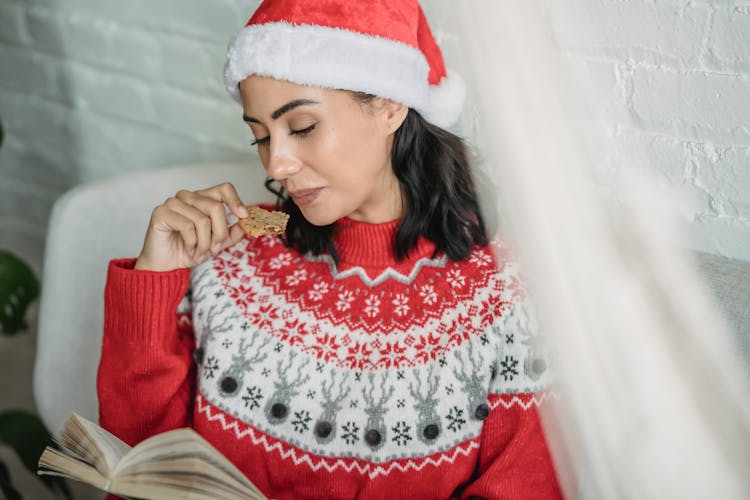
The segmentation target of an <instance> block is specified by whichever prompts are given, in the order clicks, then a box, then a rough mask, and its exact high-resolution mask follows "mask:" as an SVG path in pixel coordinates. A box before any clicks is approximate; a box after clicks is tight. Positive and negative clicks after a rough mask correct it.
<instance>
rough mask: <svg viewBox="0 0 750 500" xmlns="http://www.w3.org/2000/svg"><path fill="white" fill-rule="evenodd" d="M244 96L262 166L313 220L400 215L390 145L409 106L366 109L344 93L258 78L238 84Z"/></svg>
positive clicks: (379, 102) (377, 104) (380, 103)
mask: <svg viewBox="0 0 750 500" xmlns="http://www.w3.org/2000/svg"><path fill="white" fill-rule="evenodd" d="M240 94H241V95H242V105H243V108H244V120H245V122H246V123H247V124H248V125H249V126H250V128H251V129H252V132H253V135H254V138H255V141H257V147H258V155H259V156H260V160H261V162H262V163H263V166H264V167H265V169H266V171H267V172H268V175H270V176H271V177H272V178H273V179H275V180H276V181H278V182H280V183H281V184H282V185H283V186H284V188H285V189H286V191H287V192H288V193H289V195H290V196H291V197H292V199H293V200H294V202H295V203H296V204H297V206H299V208H300V210H301V211H302V214H303V215H304V216H305V218H306V219H307V220H308V221H310V223H312V224H315V225H318V226H322V225H326V224H331V223H333V222H335V221H336V220H338V219H340V218H341V217H345V216H347V217H350V218H352V219H356V220H361V221H364V222H370V223H378V222H387V221H390V220H393V219H396V218H398V217H400V216H401V211H402V203H401V193H400V188H399V185H398V181H397V180H396V178H395V176H394V175H393V170H392V168H391V148H392V145H393V134H394V132H395V131H396V130H397V129H398V128H399V127H400V126H401V123H402V122H403V121H404V118H406V114H407V112H408V108H407V107H406V106H403V105H401V104H397V103H394V102H392V101H388V100H384V99H375V100H374V101H373V102H372V103H371V104H362V103H360V102H357V101H355V100H354V98H353V97H352V96H351V94H350V93H348V92H346V91H341V90H330V89H323V88H319V87H308V86H304V85H297V84H295V83H291V82H287V81H281V80H274V79H273V78H266V77H260V76H255V75H253V76H250V77H248V78H247V79H245V80H244V81H243V82H242V83H241V84H240Z"/></svg>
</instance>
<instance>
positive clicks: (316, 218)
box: [300, 207, 343, 226]
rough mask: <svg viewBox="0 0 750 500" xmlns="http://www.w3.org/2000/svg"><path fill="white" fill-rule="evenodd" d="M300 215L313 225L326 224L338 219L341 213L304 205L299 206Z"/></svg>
mask: <svg viewBox="0 0 750 500" xmlns="http://www.w3.org/2000/svg"><path fill="white" fill-rule="evenodd" d="M300 212H302V216H303V217H304V218H305V220H307V222H309V223H310V224H312V225H313V226H328V225H330V224H333V223H334V222H336V221H337V220H339V219H340V218H341V217H343V215H338V214H336V213H334V212H332V211H330V210H322V209H320V208H313V207H306V208H300Z"/></svg>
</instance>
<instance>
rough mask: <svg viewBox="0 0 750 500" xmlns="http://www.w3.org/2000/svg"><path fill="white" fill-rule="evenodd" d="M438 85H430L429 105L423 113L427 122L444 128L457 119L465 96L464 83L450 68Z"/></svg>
mask: <svg viewBox="0 0 750 500" xmlns="http://www.w3.org/2000/svg"><path fill="white" fill-rule="evenodd" d="M446 72H447V73H448V74H447V76H446V77H445V78H443V79H442V80H440V84H439V85H430V89H429V93H430V95H429V102H430V104H429V107H428V109H427V111H426V112H425V113H424V114H425V119H426V120H427V121H428V122H431V123H434V124H435V125H437V126H438V127H442V128H446V127H449V126H450V125H453V124H454V123H456V121H458V117H459V116H460V115H461V110H462V109H463V106H464V98H465V97H466V84H465V82H464V79H463V78H461V75H459V74H458V73H456V72H455V71H452V70H450V69H449V70H446Z"/></svg>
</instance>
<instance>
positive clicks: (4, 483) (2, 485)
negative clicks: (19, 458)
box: [0, 461, 23, 500]
mask: <svg viewBox="0 0 750 500" xmlns="http://www.w3.org/2000/svg"><path fill="white" fill-rule="evenodd" d="M0 491H2V492H3V495H5V498H6V500H22V499H23V497H21V494H20V493H19V492H18V490H17V489H15V488H14V487H13V485H12V484H10V472H8V466H7V465H5V463H3V462H2V461H0Z"/></svg>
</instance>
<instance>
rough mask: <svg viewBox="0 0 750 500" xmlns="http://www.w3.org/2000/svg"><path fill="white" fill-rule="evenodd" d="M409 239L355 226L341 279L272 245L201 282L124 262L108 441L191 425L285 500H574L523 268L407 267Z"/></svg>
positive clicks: (108, 362)
mask: <svg viewBox="0 0 750 500" xmlns="http://www.w3.org/2000/svg"><path fill="white" fill-rule="evenodd" d="M396 227H397V222H396V221H394V222H390V223H384V224H365V223H361V222H356V221H353V220H350V219H343V220H342V221H340V222H339V223H338V225H337V230H336V235H335V242H336V247H337V250H338V252H339V255H340V261H339V263H338V265H336V264H334V263H333V261H332V260H331V259H330V258H329V257H328V256H318V257H315V256H311V255H301V254H299V253H297V252H295V251H293V250H290V249H288V248H286V247H284V246H283V245H282V244H281V243H280V242H279V240H278V239H277V238H275V237H273V236H266V237H261V238H258V239H252V238H249V237H248V238H247V239H245V240H243V241H242V242H240V243H239V244H238V245H236V246H234V247H233V248H231V249H228V250H227V251H225V252H223V253H222V254H221V255H219V256H217V257H216V258H214V259H212V260H209V261H207V262H205V263H203V264H201V265H199V266H197V267H195V268H194V269H193V270H192V272H191V270H189V269H177V270H175V271H171V272H163V273H157V272H149V271H135V270H133V269H132V268H133V264H134V260H132V259H129V260H114V261H112V262H111V263H110V267H109V275H108V279H107V286H106V291H105V326H104V341H103V346H102V359H101V364H100V367H99V375H98V393H99V404H100V423H101V425H102V426H103V427H104V428H106V429H108V430H109V431H111V432H113V433H114V434H116V435H117V436H119V437H120V438H121V439H123V440H124V441H126V442H127V443H129V444H131V445H132V444H135V443H137V442H139V441H141V440H143V439H144V438H146V437H148V436H151V435H153V434H156V433H159V432H163V431H166V430H169V429H174V428H177V427H183V426H192V427H193V428H194V429H196V431H197V432H199V433H200V434H201V435H203V436H204V437H205V438H206V439H207V440H208V441H209V442H211V443H212V444H213V445H214V446H216V448H218V449H219V450H220V451H222V452H223V453H224V454H225V455H226V456H227V457H228V458H229V459H230V460H232V462H234V463H235V464H236V465H237V466H238V467H239V468H240V469H241V470H242V471H243V472H244V473H245V474H246V475H247V476H248V478H250V480H251V481H253V483H255V484H256V485H257V486H258V487H259V488H260V489H261V490H262V491H263V492H264V493H265V494H266V495H267V496H272V497H274V498H277V499H292V498H320V499H334V498H336V499H338V498H341V499H344V498H409V499H411V500H417V499H422V498H425V499H426V498H450V497H455V498H462V499H463V498H471V497H480V498H497V499H534V500H544V499H558V498H562V495H561V492H560V488H559V485H558V482H557V479H556V476H555V471H554V469H553V465H552V462H551V459H550V455H549V452H548V449H547V445H546V442H545V438H544V435H543V432H542V428H541V426H540V422H539V418H538V414H537V411H538V405H539V404H541V402H542V401H544V399H545V398H546V397H547V396H548V395H549V393H547V392H545V387H546V386H547V384H548V377H549V374H548V370H547V369H546V368H547V366H546V362H545V356H544V354H545V353H544V349H543V347H542V346H540V345H538V342H536V338H535V335H534V325H533V323H532V319H531V317H530V316H529V309H528V307H527V304H528V298H527V296H526V293H525V292H524V289H523V287H522V286H521V284H520V281H519V276H518V269H517V267H518V266H517V264H516V263H515V262H514V261H513V260H512V259H510V257H509V256H508V252H507V251H505V250H504V249H503V248H502V246H499V249H500V251H501V252H500V254H499V255H500V256H499V258H495V256H494V255H493V253H492V249H491V248H490V247H485V248H475V249H474V250H473V252H472V254H471V256H470V257H469V258H468V259H466V260H465V261H460V262H455V261H450V260H448V259H447V258H446V257H445V256H443V255H441V254H438V255H437V256H433V252H434V245H433V244H432V243H430V242H429V241H427V240H425V239H423V240H421V241H420V242H419V245H418V248H417V249H416V250H415V251H413V252H412V253H411V255H410V256H409V258H408V259H406V260H404V261H400V262H399V261H397V260H396V259H395V257H394V255H393V251H392V246H393V243H392V242H393V237H394V234H395V230H396ZM496 250H497V249H496Z"/></svg>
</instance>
